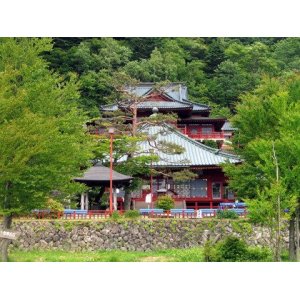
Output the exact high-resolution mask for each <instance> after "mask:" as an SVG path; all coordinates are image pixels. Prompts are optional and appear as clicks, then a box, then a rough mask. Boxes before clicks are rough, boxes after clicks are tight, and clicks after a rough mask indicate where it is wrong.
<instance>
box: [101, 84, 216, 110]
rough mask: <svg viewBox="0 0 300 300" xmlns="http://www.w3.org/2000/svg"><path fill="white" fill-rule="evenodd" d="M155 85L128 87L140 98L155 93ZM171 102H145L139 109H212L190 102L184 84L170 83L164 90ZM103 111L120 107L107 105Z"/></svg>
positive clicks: (102, 107) (102, 108) (103, 107)
mask: <svg viewBox="0 0 300 300" xmlns="http://www.w3.org/2000/svg"><path fill="white" fill-rule="evenodd" d="M154 86H155V84H154V83H153V82H144V83H141V84H139V85H138V86H136V87H128V88H127V89H128V90H130V92H131V93H135V94H137V95H138V96H147V95H148V94H150V93H151V92H152V91H153V88H154ZM163 94H164V95H165V96H166V97H167V98H169V100H170V101H147V100H145V101H143V102H141V103H140V104H139V105H138V107H139V108H141V109H143V108H144V109H148V108H149V109H152V108H153V107H157V108H158V109H159V108H187V109H192V111H195V112H196V111H208V110H210V107H209V106H208V105H205V104H200V103H193V102H190V101H188V94H187V87H186V86H185V85H184V84H182V83H180V82H179V83H176V82H175V83H170V84H169V85H168V86H166V87H165V88H164V93H163ZM100 110H102V111H116V110H118V105H117V104H116V103H114V104H107V105H102V106H100Z"/></svg>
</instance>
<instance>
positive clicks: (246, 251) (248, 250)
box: [203, 236, 272, 262]
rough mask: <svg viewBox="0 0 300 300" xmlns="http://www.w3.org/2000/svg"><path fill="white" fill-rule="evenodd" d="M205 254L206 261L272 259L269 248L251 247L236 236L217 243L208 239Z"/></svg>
mask: <svg viewBox="0 0 300 300" xmlns="http://www.w3.org/2000/svg"><path fill="white" fill-rule="evenodd" d="M203 255H204V261H208V262H209V261H210V262H213V261H214V262H241V261H253V262H260V261H263V262H264V261H272V253H271V251H270V250H269V249H268V248H259V247H249V246H247V244H246V243H245V242H244V241H243V240H240V239H239V238H237V237H234V236H229V237H227V238H226V239H224V240H222V241H219V242H218V243H216V244H215V245H213V244H212V243H211V241H207V242H206V244H205V246H204V249H203Z"/></svg>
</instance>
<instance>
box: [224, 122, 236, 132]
mask: <svg viewBox="0 0 300 300" xmlns="http://www.w3.org/2000/svg"><path fill="white" fill-rule="evenodd" d="M221 130H224V131H234V130H236V128H234V127H232V125H231V123H230V122H229V121H226V122H225V123H224V125H223V126H222V128H221Z"/></svg>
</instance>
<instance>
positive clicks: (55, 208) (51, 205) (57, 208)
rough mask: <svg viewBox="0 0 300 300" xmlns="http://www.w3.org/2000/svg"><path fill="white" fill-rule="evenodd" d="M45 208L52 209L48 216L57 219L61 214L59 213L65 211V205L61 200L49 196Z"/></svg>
mask: <svg viewBox="0 0 300 300" xmlns="http://www.w3.org/2000/svg"><path fill="white" fill-rule="evenodd" d="M44 208H45V209H50V213H49V215H48V217H50V218H52V219H57V218H58V215H59V214H58V213H59V212H63V210H64V206H63V205H62V204H61V203H60V202H58V201H56V200H54V199H52V198H49V199H48V200H47V202H46V205H45V207H44Z"/></svg>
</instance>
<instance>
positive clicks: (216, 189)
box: [212, 182, 221, 199]
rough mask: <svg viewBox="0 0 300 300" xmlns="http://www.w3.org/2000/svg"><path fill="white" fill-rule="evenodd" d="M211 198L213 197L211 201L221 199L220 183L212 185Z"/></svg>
mask: <svg viewBox="0 0 300 300" xmlns="http://www.w3.org/2000/svg"><path fill="white" fill-rule="evenodd" d="M212 197H213V199H221V183H220V182H213V183H212Z"/></svg>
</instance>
